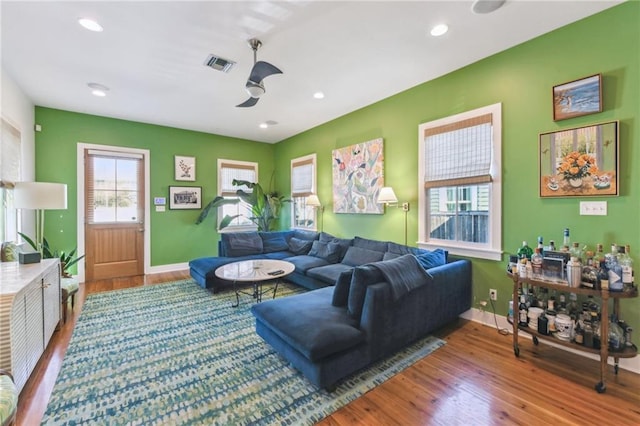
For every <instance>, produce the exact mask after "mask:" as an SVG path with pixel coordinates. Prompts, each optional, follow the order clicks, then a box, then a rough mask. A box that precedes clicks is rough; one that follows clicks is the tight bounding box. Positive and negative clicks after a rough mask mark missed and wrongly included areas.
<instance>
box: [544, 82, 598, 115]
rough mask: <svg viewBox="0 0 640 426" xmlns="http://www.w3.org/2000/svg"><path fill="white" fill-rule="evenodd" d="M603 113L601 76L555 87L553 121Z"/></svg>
mask: <svg viewBox="0 0 640 426" xmlns="http://www.w3.org/2000/svg"><path fill="white" fill-rule="evenodd" d="M597 112H602V77H601V75H600V74H596V75H592V76H589V77H585V78H581V79H579V80H574V81H570V82H568V83H563V84H558V85H557V86H553V120H554V121H558V120H564V119H567V118H573V117H580V116H582V115H588V114H595V113H597Z"/></svg>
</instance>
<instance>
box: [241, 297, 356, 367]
mask: <svg viewBox="0 0 640 426" xmlns="http://www.w3.org/2000/svg"><path fill="white" fill-rule="evenodd" d="M332 294H333V288H332V287H327V288H322V289H319V290H314V291H310V292H308V293H304V294H298V295H295V296H289V297H286V298H283V299H275V300H268V301H266V302H262V303H258V304H256V305H253V307H252V308H251V312H252V313H253V315H254V316H255V317H256V320H257V321H260V322H261V323H262V324H263V325H265V326H266V327H268V328H269V329H270V330H271V331H273V332H274V333H275V334H277V335H278V336H279V337H280V338H281V339H282V340H284V341H285V342H286V343H287V344H289V345H291V346H292V347H293V348H295V349H296V350H297V351H298V352H300V353H301V354H303V355H304V356H305V357H306V358H308V359H309V360H311V361H313V362H316V361H318V360H321V359H323V358H326V357H328V356H330V355H333V354H336V353H339V352H342V351H344V350H346V349H349V348H352V347H354V346H357V345H359V344H360V343H362V342H364V339H365V336H364V333H363V332H362V331H361V330H360V329H358V328H357V323H356V321H354V320H353V319H352V318H351V317H350V316H349V315H348V314H347V310H346V309H345V308H344V307H336V306H333V305H332V304H331V298H332Z"/></svg>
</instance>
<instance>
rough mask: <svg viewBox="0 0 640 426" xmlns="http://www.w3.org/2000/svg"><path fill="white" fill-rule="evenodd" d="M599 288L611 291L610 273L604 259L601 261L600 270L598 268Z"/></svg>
mask: <svg viewBox="0 0 640 426" xmlns="http://www.w3.org/2000/svg"><path fill="white" fill-rule="evenodd" d="M598 287H599V289H601V290H609V272H607V262H606V261H605V260H604V259H603V260H601V261H600V268H598Z"/></svg>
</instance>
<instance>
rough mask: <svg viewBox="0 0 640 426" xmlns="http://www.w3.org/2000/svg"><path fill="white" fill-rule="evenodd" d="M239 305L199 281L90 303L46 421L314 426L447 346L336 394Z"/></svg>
mask: <svg viewBox="0 0 640 426" xmlns="http://www.w3.org/2000/svg"><path fill="white" fill-rule="evenodd" d="M302 291H303V290H301V289H300V288H298V287H296V286H293V285H289V284H284V285H282V284H281V285H280V286H279V289H278V296H277V297H286V296H287V295H290V294H295V293H299V292H302ZM232 301H235V296H234V295H233V293H232V292H224V293H220V294H215V295H214V294H212V293H210V292H209V291H207V290H204V289H202V288H201V287H199V286H198V285H197V284H196V283H195V282H194V281H191V280H186V281H179V282H173V283H167V284H160V285H153V286H147V287H139V288H133V289H127V290H120V291H112V292H107V293H98V294H94V295H91V296H89V297H88V298H87V300H86V302H85V304H84V308H83V311H82V313H81V315H80V318H79V320H78V323H77V325H76V327H75V329H74V331H73V336H72V338H71V343H70V344H69V348H68V350H67V353H66V355H65V358H64V361H63V363H62V368H61V371H60V374H59V375H58V378H57V380H56V384H55V387H54V390H53V394H52V396H51V399H50V401H49V405H48V407H47V411H46V413H45V415H44V418H43V420H42V423H43V424H46V425H78V424H92V425H94V424H98V425H100V424H102V425H125V424H126V425H154V424H172V425H174V424H176V425H177V424H196V425H245V424H265V425H267V424H296V425H299V424H313V423H315V422H317V421H319V420H321V419H323V418H324V417H326V416H327V415H329V414H331V413H332V412H334V411H336V410H337V409H339V408H340V407H342V406H344V405H345V404H347V403H348V402H350V401H352V400H354V399H356V398H358V397H359V396H361V395H363V394H364V393H365V392H367V391H368V390H370V389H372V388H374V387H375V386H377V385H379V384H380V383H382V382H384V381H385V380H387V379H388V378H390V377H391V376H393V375H394V374H396V373H398V372H399V371H401V370H403V369H404V368H406V367H408V366H409V365H411V364H413V363H414V362H415V361H417V360H418V359H420V358H422V357H424V356H426V355H428V354H429V353H431V352H432V351H434V350H435V349H437V348H439V347H441V346H443V345H444V341H442V340H440V339H437V338H434V337H429V338H427V339H424V340H422V341H420V342H418V343H416V344H415V345H412V346H411V347H408V348H407V349H406V350H404V351H402V352H400V353H398V354H396V355H395V356H393V357H391V358H389V359H386V360H384V361H382V362H379V363H377V364H375V365H373V366H371V367H370V368H368V369H366V370H364V371H361V372H359V373H356V374H354V375H352V376H351V377H349V378H348V379H346V380H344V381H343V382H341V383H340V384H339V386H338V388H337V390H336V391H334V392H332V393H328V392H326V391H324V390H318V389H317V388H315V387H314V386H313V385H311V384H310V383H309V382H307V381H306V379H305V378H304V376H302V375H301V374H300V373H298V372H297V371H296V370H295V369H293V368H291V367H290V366H289V365H288V363H287V361H286V360H284V359H283V358H281V357H280V356H278V355H277V354H276V353H275V352H274V351H273V350H272V349H271V347H270V346H269V345H268V344H266V343H265V342H264V341H263V340H262V339H261V338H260V337H259V336H258V335H257V334H256V333H255V331H254V330H255V321H254V317H253V315H251V312H250V311H249V307H250V303H251V301H250V298H248V297H246V296H245V298H243V299H241V301H240V307H238V308H232V307H231V304H232Z"/></svg>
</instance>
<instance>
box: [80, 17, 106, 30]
mask: <svg viewBox="0 0 640 426" xmlns="http://www.w3.org/2000/svg"><path fill="white" fill-rule="evenodd" d="M78 23H79V24H80V25H82V26H83V27H84V28H86V29H88V30H89V31H95V32H97V33H99V32H101V31H102V25H100V24H98V23H97V22H96V21H94V20H93V19H91V18H80V19H78Z"/></svg>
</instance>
